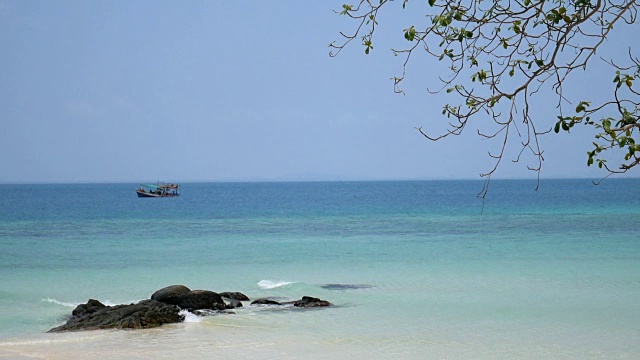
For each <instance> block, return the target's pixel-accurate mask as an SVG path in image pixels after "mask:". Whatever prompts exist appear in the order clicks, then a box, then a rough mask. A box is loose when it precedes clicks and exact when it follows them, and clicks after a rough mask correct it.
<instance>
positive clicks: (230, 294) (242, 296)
mask: <svg viewBox="0 0 640 360" xmlns="http://www.w3.org/2000/svg"><path fill="white" fill-rule="evenodd" d="M220 296H222V297H225V298H229V299H233V300H238V301H249V297H248V296H247V295H245V294H243V293H241V292H221V293H220Z"/></svg>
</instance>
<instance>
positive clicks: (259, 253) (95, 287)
mask: <svg viewBox="0 0 640 360" xmlns="http://www.w3.org/2000/svg"><path fill="white" fill-rule="evenodd" d="M482 184H483V183H482V181H380V182H378V181H370V182H274V183H259V182H256V183H184V184H182V188H181V193H182V195H181V196H180V197H179V198H164V199H145V198H137V197H136V194H135V191H134V190H135V188H136V187H137V186H138V184H17V185H11V184H4V185H2V186H0V199H2V202H1V203H0V204H1V205H0V358H2V359H43V358H44V359H87V358H97V359H151V358H153V359H161V358H162V359H175V358H216V359H350V360H353V359H391V358H404V359H603V358H605V359H639V358H640V341H639V339H640V222H639V221H638V219H639V215H640V179H607V180H605V181H603V182H602V183H601V184H600V185H597V186H596V185H593V184H592V182H591V180H587V179H573V180H542V181H541V183H540V188H539V190H538V191H535V190H534V188H535V186H536V182H535V181H531V180H494V181H492V182H491V188H490V192H489V195H488V196H487V198H486V200H485V201H484V203H483V201H482V200H479V199H478V198H477V197H476V194H477V193H478V192H479V191H480V190H481V189H482ZM177 284H181V285H185V286H187V287H189V288H191V289H205V290H212V291H216V292H223V291H240V292H243V293H245V294H246V295H248V296H249V297H250V298H252V299H255V298H260V297H273V298H276V299H282V300H294V299H300V298H301V297H302V296H313V297H318V298H321V299H324V300H328V301H330V302H331V303H332V304H333V305H332V306H331V307H328V308H317V309H306V310H295V309H292V308H276V307H264V306H262V307H258V306H248V305H249V304H248V303H245V306H244V307H242V308H240V309H237V310H236V311H235V313H234V314H219V315H213V316H206V317H199V316H196V315H193V314H187V318H186V321H185V322H184V323H179V324H171V325H164V326H161V327H158V328H154V329H148V330H101V331H83V332H69V333H46V331H47V330H49V329H50V328H53V327H55V326H58V325H61V324H62V323H64V322H65V320H66V317H68V316H69V315H70V313H71V311H72V310H73V308H74V307H75V306H76V305H78V304H80V303H85V302H86V301H87V300H88V299H97V300H99V301H101V302H103V303H105V304H107V305H114V304H126V303H131V302H137V301H139V300H142V299H147V298H149V297H150V296H151V294H152V293H153V292H155V291H156V290H158V289H161V288H163V287H166V286H169V285H177Z"/></svg>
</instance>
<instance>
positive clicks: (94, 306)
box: [49, 285, 331, 332]
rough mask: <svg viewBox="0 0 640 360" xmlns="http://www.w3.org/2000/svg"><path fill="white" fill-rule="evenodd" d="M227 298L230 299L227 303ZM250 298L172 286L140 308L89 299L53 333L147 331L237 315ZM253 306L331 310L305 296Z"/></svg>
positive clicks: (139, 305) (141, 304)
mask: <svg viewBox="0 0 640 360" xmlns="http://www.w3.org/2000/svg"><path fill="white" fill-rule="evenodd" d="M221 295H224V298H225V299H227V303H225V301H224V299H223V296H221ZM247 300H249V298H248V297H247V296H246V295H244V294H242V293H238V292H225V293H222V294H218V293H215V292H213V291H208V290H193V291H192V290H190V289H189V288H188V287H186V286H184V285H172V286H168V287H166V288H164V289H160V290H158V291H156V292H155V293H153V295H151V300H142V301H140V302H139V303H137V304H130V305H116V306H106V305H104V304H102V303H101V302H99V301H98V300H94V299H89V301H87V303H86V304H80V305H78V306H77V307H76V308H75V309H74V310H73V312H72V313H71V318H69V320H68V321H67V323H66V324H64V325H61V326H58V327H55V328H53V329H51V330H49V332H62V331H78V330H97V329H146V328H152V327H156V326H160V325H162V324H168V323H176V322H181V321H184V315H180V310H181V309H184V310H189V311H191V312H193V313H194V314H200V315H215V314H220V313H225V312H226V313H231V314H233V313H235V311H233V310H232V309H235V308H238V307H242V301H247ZM251 305H278V306H282V307H285V308H286V307H290V306H292V305H293V306H294V307H299V308H314V307H324V306H330V305H331V303H329V302H328V301H326V300H320V299H318V298H314V297H310V296H303V297H302V299H300V300H296V301H290V302H278V301H275V300H272V299H268V298H261V299H257V300H254V301H253V302H252V303H251Z"/></svg>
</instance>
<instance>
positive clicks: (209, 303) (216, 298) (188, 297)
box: [177, 290, 227, 311]
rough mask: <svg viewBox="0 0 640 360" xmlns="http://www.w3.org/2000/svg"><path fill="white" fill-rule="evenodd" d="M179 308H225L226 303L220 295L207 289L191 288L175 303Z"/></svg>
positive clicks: (190, 309) (191, 309)
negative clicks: (191, 289)
mask: <svg viewBox="0 0 640 360" xmlns="http://www.w3.org/2000/svg"><path fill="white" fill-rule="evenodd" d="M177 305H178V306H179V307H180V308H181V309H186V310H189V311H193V310H203V309H208V310H225V309H226V308H227V304H225V303H224V300H222V297H221V296H220V295H219V294H218V293H215V292H213V291H209V290H193V291H191V292H189V293H187V294H185V295H182V296H181V297H180V298H179V302H178V304H177Z"/></svg>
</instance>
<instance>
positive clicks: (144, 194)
mask: <svg viewBox="0 0 640 360" xmlns="http://www.w3.org/2000/svg"><path fill="white" fill-rule="evenodd" d="M136 194H138V197H143V198H158V197H177V196H180V194H154V193H150V192H146V191H140V190H136Z"/></svg>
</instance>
